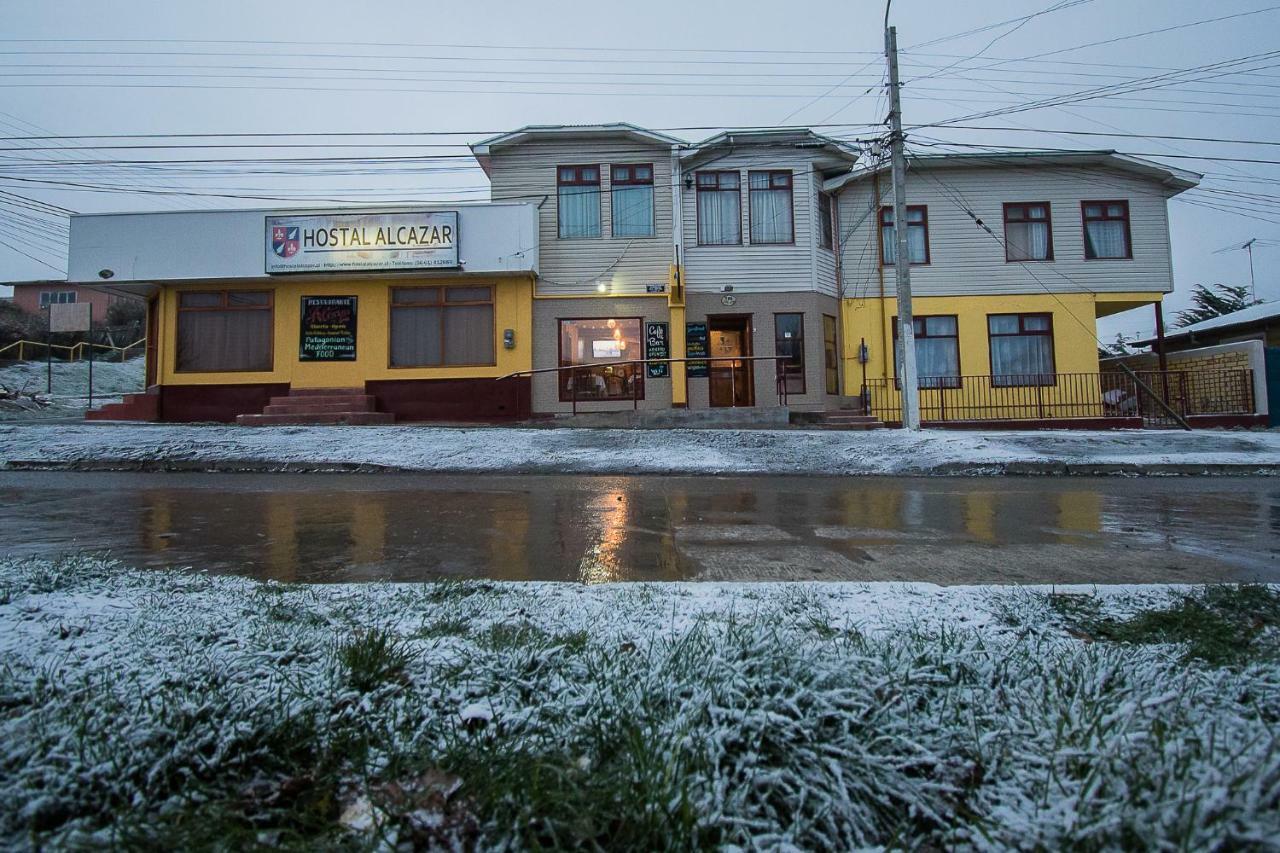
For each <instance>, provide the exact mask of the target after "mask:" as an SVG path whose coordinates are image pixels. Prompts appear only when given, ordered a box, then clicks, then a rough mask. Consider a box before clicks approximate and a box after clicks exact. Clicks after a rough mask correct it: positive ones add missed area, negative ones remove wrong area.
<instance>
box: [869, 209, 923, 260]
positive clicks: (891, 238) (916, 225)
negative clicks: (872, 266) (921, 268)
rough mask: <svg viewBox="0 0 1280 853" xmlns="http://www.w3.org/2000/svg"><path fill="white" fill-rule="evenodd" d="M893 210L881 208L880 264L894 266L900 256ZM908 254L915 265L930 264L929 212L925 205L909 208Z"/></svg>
mask: <svg viewBox="0 0 1280 853" xmlns="http://www.w3.org/2000/svg"><path fill="white" fill-rule="evenodd" d="M896 241H897V237H896V236H895V234H894V228H893V208H892V207H882V208H880V262H881V263H882V264H883V265H885V266H892V265H893V262H894V258H896V257H897V256H898V246H897V242H896ZM907 254H908V257H909V258H910V260H911V263H913V264H927V263H929V212H928V208H927V207H925V206H924V205H913V206H911V207H908V208H907Z"/></svg>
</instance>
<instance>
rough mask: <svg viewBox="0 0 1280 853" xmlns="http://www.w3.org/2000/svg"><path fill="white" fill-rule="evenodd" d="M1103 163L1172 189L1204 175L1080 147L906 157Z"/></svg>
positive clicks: (915, 164) (942, 165)
mask: <svg viewBox="0 0 1280 853" xmlns="http://www.w3.org/2000/svg"><path fill="white" fill-rule="evenodd" d="M1018 165H1045V166H1103V167H1106V168H1111V169H1117V170H1119V171H1122V172H1130V173H1132V174H1135V175H1139V176H1142V177H1145V178H1149V179H1151V180H1154V181H1158V182H1159V183H1161V184H1163V185H1164V186H1166V187H1169V188H1170V189H1172V190H1174V191H1175V192H1182V191H1183V190H1189V189H1191V188H1192V187H1194V186H1196V185H1197V184H1199V183H1200V179H1201V178H1202V177H1204V176H1203V175H1201V174H1198V173H1196V172H1189V171H1187V170H1186V169H1175V168H1174V167H1172V166H1166V165H1164V164H1163V163H1157V162H1155V161H1154V160H1147V159H1144V158H1142V157H1134V156H1132V155H1130V154H1120V153H1118V152H1117V151H1114V150H1110V149H1107V150H1082V151H1062V150H1045V151H983V152H966V153H947V154H912V155H910V157H909V168H911V169H956V168H964V167H968V168H973V167H982V166H991V167H998V166H1018ZM888 169H889V164H888V163H887V162H884V163H880V164H878V165H876V166H874V167H872V168H869V169H859V170H857V171H854V172H850V173H849V174H847V175H840V176H838V177H835V178H832V179H830V180H828V181H826V182H825V183H824V184H823V188H824V189H826V190H833V189H839V188H840V187H842V186H844V185H846V184H849V183H852V182H853V181H858V180H862V179H863V178H869V177H871V176H872V175H875V174H880V173H882V172H886V171H888Z"/></svg>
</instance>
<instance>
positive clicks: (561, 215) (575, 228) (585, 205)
mask: <svg viewBox="0 0 1280 853" xmlns="http://www.w3.org/2000/svg"><path fill="white" fill-rule="evenodd" d="M556 202H557V203H556V210H557V214H556V215H557V217H558V221H559V234H560V237H561V239H568V238H573V237H599V236H600V167H599V166H559V167H557V168H556Z"/></svg>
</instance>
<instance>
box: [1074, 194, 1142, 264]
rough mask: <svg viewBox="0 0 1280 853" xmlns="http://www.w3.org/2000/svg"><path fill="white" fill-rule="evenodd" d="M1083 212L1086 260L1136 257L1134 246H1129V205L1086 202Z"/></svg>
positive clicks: (1112, 202) (1082, 205)
mask: <svg viewBox="0 0 1280 853" xmlns="http://www.w3.org/2000/svg"><path fill="white" fill-rule="evenodd" d="M1080 209H1081V211H1082V212H1083V219H1084V256H1085V259H1086V260H1090V261H1094V260H1101V259H1104V258H1132V257H1133V246H1132V245H1130V242H1129V202H1127V201H1082V202H1080Z"/></svg>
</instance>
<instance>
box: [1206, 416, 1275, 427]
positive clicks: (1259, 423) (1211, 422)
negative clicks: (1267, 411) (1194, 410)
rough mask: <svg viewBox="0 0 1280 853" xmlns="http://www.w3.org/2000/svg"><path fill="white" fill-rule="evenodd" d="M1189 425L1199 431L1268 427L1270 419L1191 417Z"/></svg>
mask: <svg viewBox="0 0 1280 853" xmlns="http://www.w3.org/2000/svg"><path fill="white" fill-rule="evenodd" d="M1187 423H1188V424H1190V425H1191V426H1192V427H1195V428H1199V429H1212V428H1214V427H1266V426H1269V425H1270V419H1269V418H1268V417H1267V416H1266V415H1191V416H1190V417H1188V418H1187Z"/></svg>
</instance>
